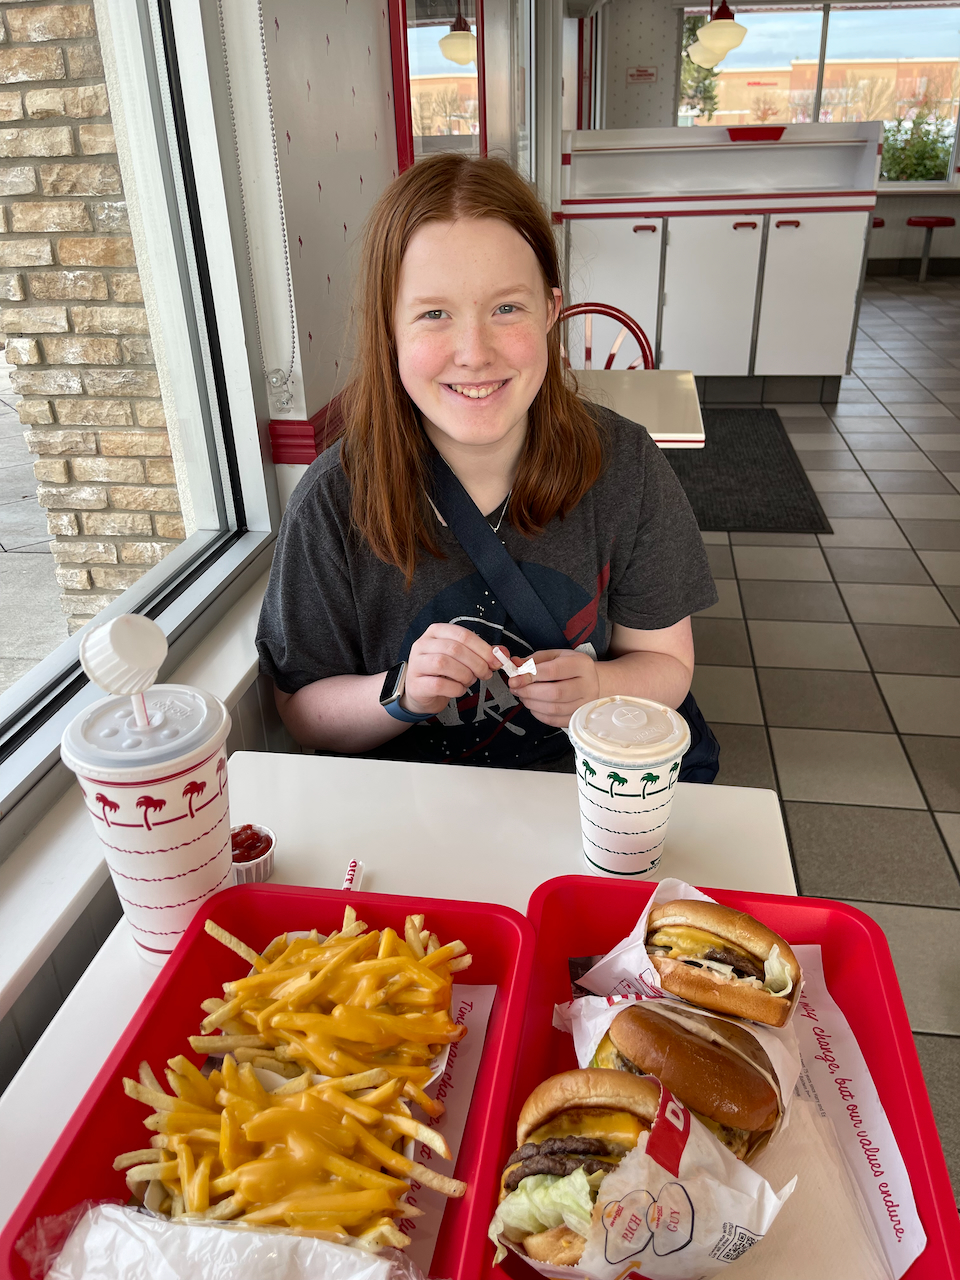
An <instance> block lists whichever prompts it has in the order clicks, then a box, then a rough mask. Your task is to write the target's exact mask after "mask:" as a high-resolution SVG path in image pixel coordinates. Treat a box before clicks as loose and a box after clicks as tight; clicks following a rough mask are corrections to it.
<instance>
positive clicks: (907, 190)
mask: <svg viewBox="0 0 960 1280" xmlns="http://www.w3.org/2000/svg"><path fill="white" fill-rule="evenodd" d="M675 3H676V4H677V8H678V9H679V10H680V13H681V15H683V14H686V13H687V12H688V10H689V11H691V12H696V11H699V10H700V9H701V8H703V9H705V10H709V4H708V3H704V4H702V5H700V4H688V3H683V0H680V2H679V3H677V0H675ZM912 7H916V8H930V7H931V6H930V5H929V4H925V3H923V0H915V4H912V3H911V2H910V0H906V2H905V3H904V2H903V0H901V3H899V4H896V5H892V4H882V3H877V0H866V2H865V3H862V4H861V3H850V0H845V2H844V3H842V4H834V3H831V0H824V2H822V3H819V4H817V3H813V4H811V3H810V0H794V3H790V0H787V2H786V3H780V4H778V3H776V0H773V2H772V3H770V4H763V5H761V4H754V5H746V6H738V7H737V9H736V12H740V10H741V8H746V9H747V11H749V10H750V9H751V8H752V9H761V8H762V9H763V10H765V11H771V10H776V9H781V10H783V11H784V12H789V10H791V9H797V8H802V9H817V8H819V9H820V11H821V26H820V53H819V55H818V62H817V98H816V105H817V109H818V110H817V114H818V116H819V107H820V95H821V91H822V86H823V75H824V66H825V63H826V56H827V45H828V41H829V27H830V14H831V12H832V11H833V10H835V9H873V10H880V9H891V8H898V9H909V8H912ZM935 7H936V8H954V7H957V6H956V5H946V4H944V5H939V4H938V5H936V6H935ZM678 26H679V30H678V35H677V66H678V81H677V82H678V86H679V66H680V59H682V57H683V22H682V20H681V21H680V23H679V24H678ZM813 123H820V122H819V119H818V120H817V121H814V122H813ZM958 156H960V120H958V122H957V127H956V128H955V130H954V136H953V148H952V150H951V153H950V171H949V176H948V177H946V178H930V179H929V180H926V181H923V182H886V181H884V180H883V179H882V178H881V179H880V181H879V182H878V184H877V194H878V195H885V196H886V195H917V194H919V193H920V192H925V193H926V194H927V195H931V194H932V195H949V194H951V193H953V192H960V171H958Z"/></svg>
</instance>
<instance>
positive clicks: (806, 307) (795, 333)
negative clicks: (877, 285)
mask: <svg viewBox="0 0 960 1280" xmlns="http://www.w3.org/2000/svg"><path fill="white" fill-rule="evenodd" d="M869 216H870V215H869V214H867V213H863V212H856V213H787V214H771V215H770V230H769V233H768V236H767V259H766V265H765V267H764V272H763V294H762V298H761V303H760V328H759V331H758V334H757V351H756V361H755V365H754V373H756V374H758V375H762V374H825V375H830V374H838V373H840V374H842V373H845V372H846V356H847V347H848V345H849V342H850V330H851V326H852V325H853V313H854V309H855V307H856V303H857V290H858V287H859V283H860V266H861V260H862V258H863V241H864V236H865V235H866V231H867V219H868V217H869ZM668 261H669V259H668Z"/></svg>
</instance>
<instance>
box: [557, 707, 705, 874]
mask: <svg viewBox="0 0 960 1280" xmlns="http://www.w3.org/2000/svg"><path fill="white" fill-rule="evenodd" d="M567 733H568V735H569V738H570V741H571V743H572V744H573V749H574V754H575V756H576V770H577V790H578V792H579V795H580V828H581V832H582V835H583V856H584V860H585V861H586V864H587V869H588V870H589V871H590V872H591V873H592V874H593V875H601V876H621V877H624V878H626V879H631V878H632V879H640V880H652V879H656V878H657V869H658V867H659V865H660V855H661V852H662V850H663V842H664V839H665V838H666V833H667V822H668V820H669V817H670V806H671V804H672V802H673V795H674V791H675V789H676V784H677V777H678V775H679V773H680V760H681V758H682V756H683V753H684V752H685V751H686V750H687V747H688V746H689V745H690V730H689V729H688V728H687V722H686V721H685V720H684V718H683V716H681V715H680V714H679V712H677V711H673V710H672V709H671V708H670V707H664V706H661V704H660V703H659V702H649V701H647V699H646V698H632V697H629V696H627V695H626V694H618V695H616V696H615V697H611V698H598V699H597V700H596V701H594V702H587V703H584V705H583V706H582V707H579V708H578V709H577V711H575V712H574V714H573V715H572V716H571V718H570V725H569V727H568V729H567Z"/></svg>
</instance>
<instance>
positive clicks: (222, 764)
mask: <svg viewBox="0 0 960 1280" xmlns="http://www.w3.org/2000/svg"><path fill="white" fill-rule="evenodd" d="M217 777H218V778H219V779H220V792H219V794H220V795H223V784H224V782H225V780H226V777H227V757H226V756H221V757H220V759H219V760H218V761H217Z"/></svg>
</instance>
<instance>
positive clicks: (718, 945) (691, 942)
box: [647, 924, 757, 963]
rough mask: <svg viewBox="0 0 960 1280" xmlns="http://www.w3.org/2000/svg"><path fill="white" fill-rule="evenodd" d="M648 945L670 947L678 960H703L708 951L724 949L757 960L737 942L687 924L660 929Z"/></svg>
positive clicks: (649, 940)
mask: <svg viewBox="0 0 960 1280" xmlns="http://www.w3.org/2000/svg"><path fill="white" fill-rule="evenodd" d="M647 946H651V947H668V948H669V949H670V956H671V959H677V960H678V959H682V958H683V957H684V956H687V957H689V958H690V959H693V960H701V959H702V958H703V957H704V956H705V955H706V954H707V952H708V951H714V950H717V951H718V950H723V951H730V952H732V953H733V955H739V956H743V957H744V958H745V959H747V960H753V962H754V963H756V962H757V957H756V956H751V954H750V952H749V951H745V950H744V949H743V947H738V946H737V944H736V943H735V942H728V941H727V940H726V938H721V937H718V935H717V934H715V933H708V932H707V931H706V930H705V929H695V928H694V927H693V926H692V925H687V924H671V925H666V926H665V927H664V928H662V929H658V930H657V931H656V933H652V934H650V935H649V936H648V938H647Z"/></svg>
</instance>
